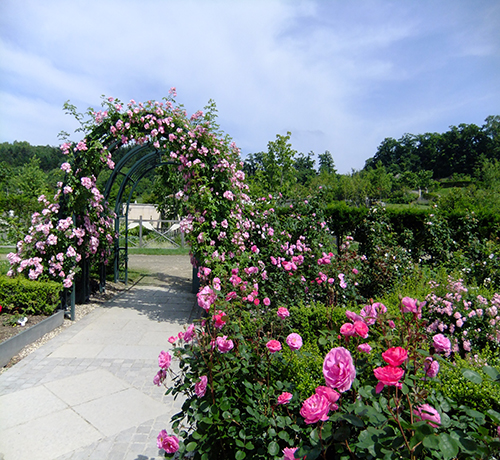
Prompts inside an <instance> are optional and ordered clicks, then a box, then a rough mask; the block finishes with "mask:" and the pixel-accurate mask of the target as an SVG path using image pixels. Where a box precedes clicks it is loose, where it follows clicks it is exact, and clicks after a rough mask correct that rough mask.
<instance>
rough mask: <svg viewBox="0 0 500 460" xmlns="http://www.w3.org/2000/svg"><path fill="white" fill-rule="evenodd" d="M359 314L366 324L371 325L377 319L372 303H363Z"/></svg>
mask: <svg viewBox="0 0 500 460" xmlns="http://www.w3.org/2000/svg"><path fill="white" fill-rule="evenodd" d="M359 314H360V316H361V317H362V318H363V320H364V322H365V323H366V324H367V325H368V326H373V325H374V324H375V323H376V321H377V310H376V309H375V307H374V306H373V305H365V306H364V307H363V308H362V310H361V311H360V312H359Z"/></svg>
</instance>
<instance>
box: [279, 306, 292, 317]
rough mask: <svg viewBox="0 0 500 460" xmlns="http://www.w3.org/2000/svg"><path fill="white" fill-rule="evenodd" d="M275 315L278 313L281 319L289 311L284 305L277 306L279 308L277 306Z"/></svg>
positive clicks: (287, 314)
mask: <svg viewBox="0 0 500 460" xmlns="http://www.w3.org/2000/svg"><path fill="white" fill-rule="evenodd" d="M277 315H278V316H279V317H280V318H281V319H284V318H286V317H288V316H290V312H289V311H288V309H287V308H285V307H279V308H278V313H277Z"/></svg>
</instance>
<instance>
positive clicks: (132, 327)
mask: <svg viewBox="0 0 500 460" xmlns="http://www.w3.org/2000/svg"><path fill="white" fill-rule="evenodd" d="M129 263H130V267H131V268H134V269H147V270H148V271H149V273H151V274H150V275H148V276H145V277H143V278H142V279H141V280H140V281H139V282H138V283H137V284H135V285H134V286H132V287H131V288H130V289H129V290H127V291H125V292H123V293H121V294H120V295H118V296H116V297H115V298H114V299H112V300H111V301H109V302H107V303H106V304H104V305H103V306H102V307H98V308H96V309H95V310H94V311H92V312H91V313H90V314H88V315H87V316H86V317H84V318H83V319H82V320H80V321H78V322H77V323H75V324H73V325H72V326H70V327H69V328H67V329H66V330H64V331H63V332H62V333H61V334H59V335H58V336H56V337H55V338H53V339H52V340H50V341H49V342H47V343H46V344H45V345H43V346H42V347H40V348H39V349H37V350H36V351H34V352H33V353H32V354H30V355H29V356H27V357H26V358H24V359H23V360H21V361H20V362H19V363H17V364H15V365H14V366H13V367H12V368H10V369H8V370H7V371H5V372H4V373H2V374H1V375H0V460H17V459H20V458H37V459H38V460H83V459H89V460H90V459H98V460H102V459H108V460H113V459H116V460H118V459H120V460H123V459H126V460H153V459H155V460H156V459H160V458H164V457H163V456H162V454H161V452H160V451H159V450H158V448H157V447H156V436H157V434H158V432H159V431H160V430H161V429H163V428H165V429H167V430H169V428H170V425H169V420H170V417H171V416H172V415H173V414H174V413H177V412H179V410H180V407H181V404H182V403H181V402H180V401H174V400H173V398H172V397H171V396H165V395H164V393H165V389H164V388H163V387H157V386H155V385H153V377H154V375H155V374H156V372H157V371H158V369H159V368H158V354H159V352H160V351H161V350H168V348H169V347H170V344H169V343H168V341H167V339H168V337H169V336H171V335H176V334H177V333H178V332H179V331H180V330H183V329H184V328H185V326H186V325H187V324H188V323H189V322H190V321H192V319H193V318H194V317H195V316H197V315H198V314H199V312H198V310H200V309H199V308H198V307H197V306H195V304H196V302H195V299H196V298H195V295H194V294H192V293H191V276H192V271H191V265H190V263H189V257H188V256H135V255H134V256H130V262H129ZM176 366H177V363H175V362H173V365H172V367H173V368H174V370H175V367H176Z"/></svg>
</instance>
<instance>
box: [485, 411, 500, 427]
mask: <svg viewBox="0 0 500 460" xmlns="http://www.w3.org/2000/svg"><path fill="white" fill-rule="evenodd" d="M486 413H487V414H488V415H489V416H490V418H491V419H492V420H493V421H494V422H495V423H499V424H500V413H498V412H497V411H496V410H493V409H488V410H487V411H486Z"/></svg>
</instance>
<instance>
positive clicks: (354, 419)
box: [342, 414, 365, 428]
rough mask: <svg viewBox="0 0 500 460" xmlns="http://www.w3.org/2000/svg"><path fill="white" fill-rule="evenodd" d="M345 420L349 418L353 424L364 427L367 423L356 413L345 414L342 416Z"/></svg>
mask: <svg viewBox="0 0 500 460" xmlns="http://www.w3.org/2000/svg"><path fill="white" fill-rule="evenodd" d="M342 418H343V419H344V420H347V421H348V422H349V423H350V424H351V425H354V426H358V427H360V428H362V427H364V426H365V424H364V423H363V420H361V419H360V418H358V417H356V416H355V415H352V414H344V415H343V416H342Z"/></svg>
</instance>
